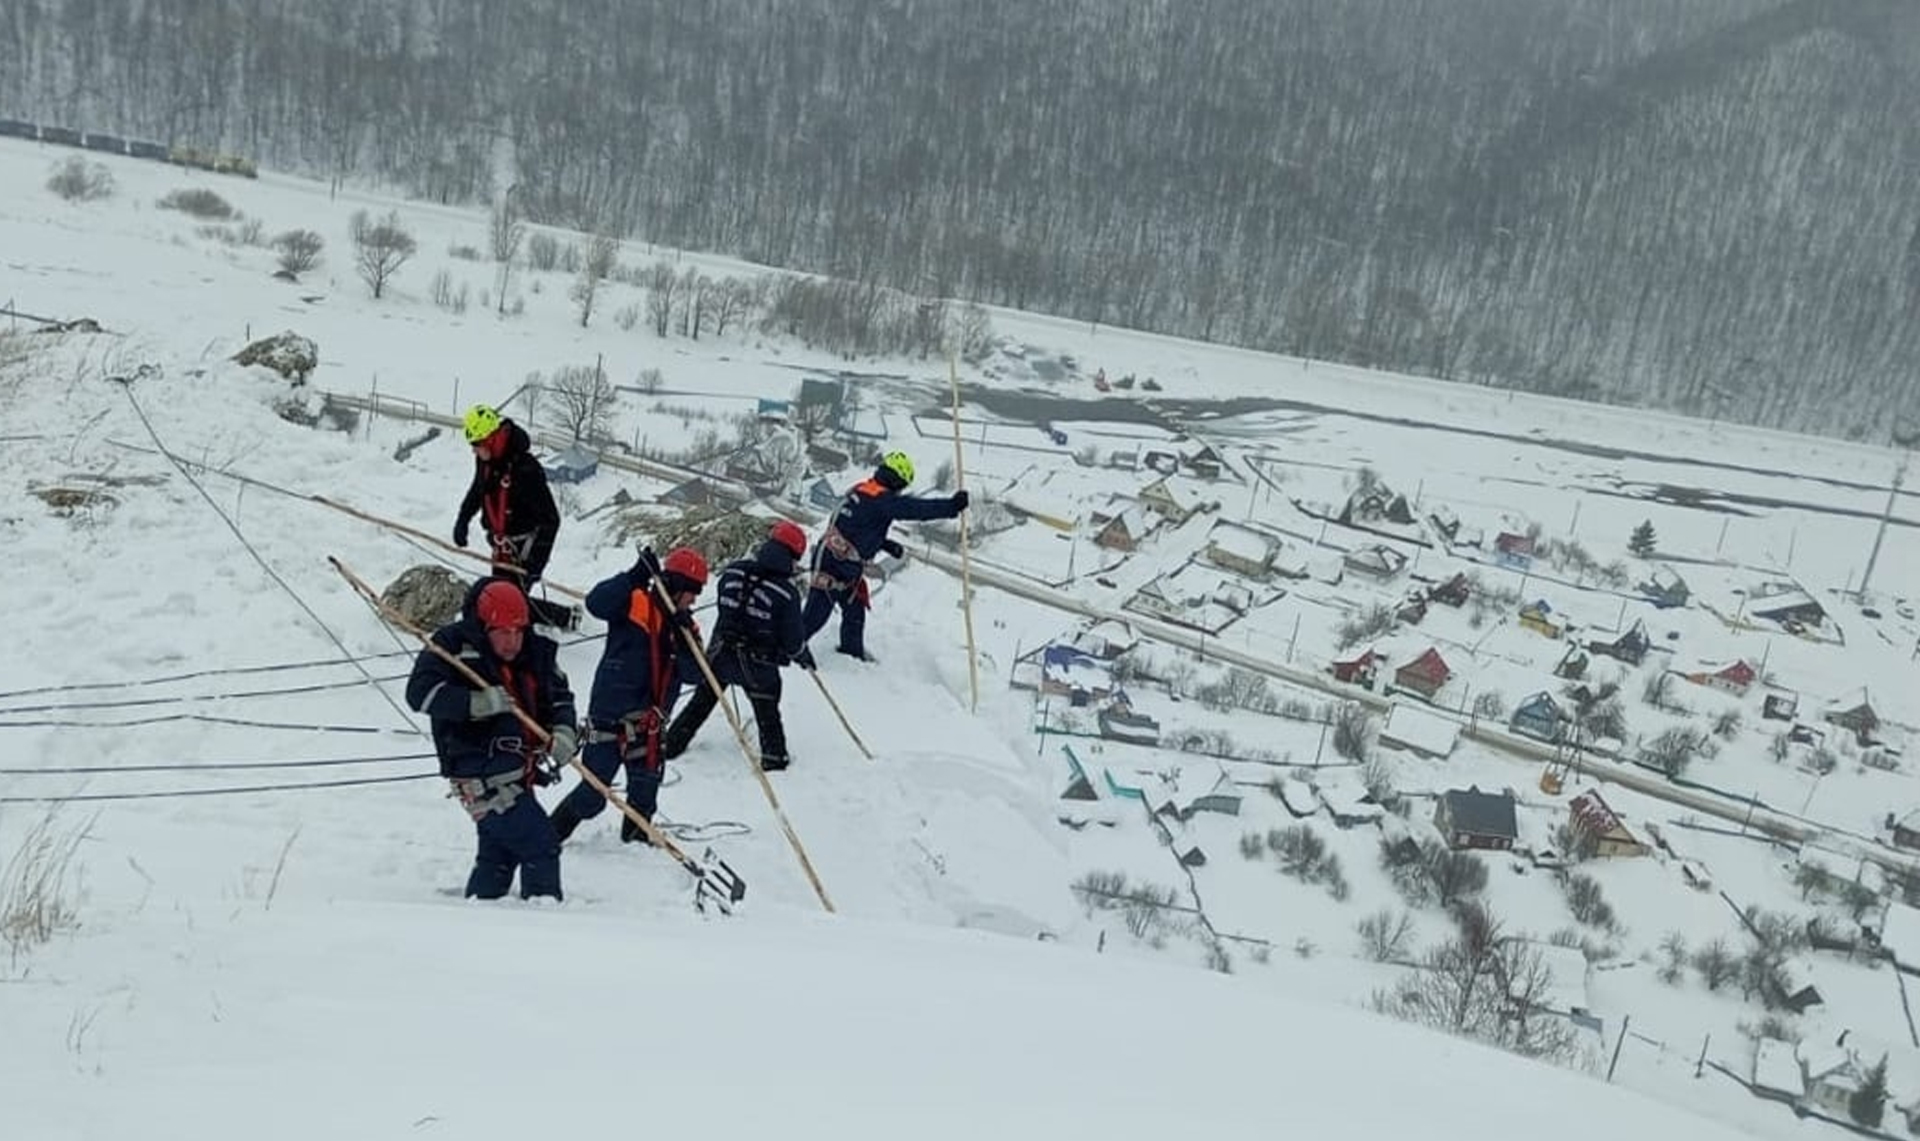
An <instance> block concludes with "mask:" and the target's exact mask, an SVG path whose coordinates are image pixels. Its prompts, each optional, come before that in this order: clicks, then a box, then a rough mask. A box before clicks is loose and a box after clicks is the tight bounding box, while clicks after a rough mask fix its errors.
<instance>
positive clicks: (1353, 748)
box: [1333, 701, 1374, 764]
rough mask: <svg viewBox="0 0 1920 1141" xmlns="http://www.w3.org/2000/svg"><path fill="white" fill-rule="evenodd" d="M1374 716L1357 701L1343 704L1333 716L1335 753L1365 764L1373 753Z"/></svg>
mask: <svg viewBox="0 0 1920 1141" xmlns="http://www.w3.org/2000/svg"><path fill="white" fill-rule="evenodd" d="M1373 740H1374V727H1373V714H1371V713H1369V712H1368V711H1367V707H1366V706H1364V705H1362V704H1360V703H1359V702H1357V701H1348V702H1343V703H1341V705H1340V706H1339V707H1338V708H1337V709H1336V710H1335V711H1334V714H1333V751H1334V752H1336V753H1338V754H1340V755H1341V756H1343V757H1345V758H1347V759H1348V760H1350V761H1358V762H1361V763H1363V764H1364V763H1365V762H1366V760H1367V758H1368V757H1369V756H1371V755H1372V753H1373Z"/></svg>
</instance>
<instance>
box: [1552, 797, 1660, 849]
mask: <svg viewBox="0 0 1920 1141" xmlns="http://www.w3.org/2000/svg"><path fill="white" fill-rule="evenodd" d="M1567 827H1568V828H1569V829H1570V830H1571V831H1572V832H1573V834H1574V836H1575V837H1577V838H1578V842H1579V843H1581V844H1583V845H1590V846H1591V847H1592V851H1593V854H1594V855H1595V856H1597V857H1600V858H1602V859H1612V858H1615V857H1632V856H1644V855H1646V854H1647V851H1648V849H1647V846H1646V845H1645V844H1643V843H1641V842H1640V840H1639V838H1638V837H1636V836H1634V834H1633V833H1632V832H1631V831H1629V830H1628V828H1627V826H1626V825H1625V824H1623V823H1621V821H1620V816H1619V814H1618V813H1616V812H1615V811H1614V810H1613V808H1612V806H1611V805H1609V804H1608V803H1607V802H1606V800H1605V799H1603V798H1602V797H1601V795H1600V790H1599V789H1589V790H1587V791H1586V792H1583V793H1581V794H1580V795H1578V796H1576V797H1574V798H1573V799H1572V800H1570V801H1568V802H1567Z"/></svg>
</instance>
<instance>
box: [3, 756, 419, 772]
mask: <svg viewBox="0 0 1920 1141" xmlns="http://www.w3.org/2000/svg"><path fill="white" fill-rule="evenodd" d="M433 759H434V754H433V753H393V754H388V755H385V756H378V757H324V758H321V759H319V760H311V761H196V762H192V763H187V762H182V763H180V764H159V763H155V764H144V765H83V766H79V767H73V768H56V767H52V766H46V767H42V768H31V769H0V776H68V775H74V774H79V775H85V776H99V775H101V774H107V773H197V772H236V771H243V770H250V769H323V768H331V767H333V766H336V765H384V764H392V763H394V762H396V761H430V760H433Z"/></svg>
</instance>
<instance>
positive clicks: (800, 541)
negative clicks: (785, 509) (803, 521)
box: [767, 519, 807, 559]
mask: <svg viewBox="0 0 1920 1141" xmlns="http://www.w3.org/2000/svg"><path fill="white" fill-rule="evenodd" d="M767 538H769V539H772V540H773V541H774V542H776V543H778V544H780V545H781V546H783V547H785V548H786V549H787V550H789V551H792V552H793V557H794V558H796V559H797V558H799V557H800V556H801V555H804V554H806V553H807V533H806V532H805V531H802V530H801V529H800V526H799V524H797V523H793V522H790V521H788V520H786V519H780V520H776V521H775V522H774V524H773V526H772V527H771V528H769V529H768V530H767Z"/></svg>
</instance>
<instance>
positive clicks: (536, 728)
mask: <svg viewBox="0 0 1920 1141" xmlns="http://www.w3.org/2000/svg"><path fill="white" fill-rule="evenodd" d="M327 562H328V563H330V564H332V566H333V569H334V570H336V571H338V572H340V577H341V578H344V579H346V580H347V583H348V585H350V586H352V587H353V589H354V590H356V591H358V592H359V593H360V595H361V596H362V597H364V598H365V599H366V600H367V602H368V604H369V605H371V606H372V607H373V608H374V610H375V611H376V612H377V613H378V614H379V615H380V617H382V618H384V619H385V620H386V621H387V622H389V623H391V624H393V625H394V626H398V627H399V628H400V629H402V630H405V631H407V632H408V633H409V634H412V635H413V636H414V637H416V638H418V639H420V642H421V644H422V645H424V646H426V648H427V649H429V650H431V651H433V653H434V656H436V657H438V658H439V659H440V660H441V661H443V662H446V663H447V664H448V665H450V666H452V667H453V668H454V669H455V670H456V671H457V672H458V673H459V674H460V676H461V677H464V678H466V679H467V680H468V681H469V682H472V683H473V684H474V685H475V686H477V687H479V688H481V689H485V688H486V687H487V686H488V685H490V684H491V683H490V682H488V681H487V680H486V679H485V678H483V677H481V676H480V675H479V674H477V673H475V672H474V671H473V667H471V666H469V665H467V663H465V662H463V661H461V660H460V659H459V658H458V657H457V656H455V655H454V654H452V653H449V652H448V651H447V649H446V647H444V646H442V645H441V644H440V643H438V642H436V641H434V640H433V636H432V635H431V634H429V633H427V632H426V631H425V630H422V629H421V628H420V627H418V626H416V625H414V624H413V623H412V622H411V621H409V620H408V619H407V617H406V615H404V614H401V613H400V612H398V611H396V610H394V609H393V608H392V607H390V606H388V605H387V604H386V603H384V602H381V601H380V596H379V595H378V594H377V593H375V592H374V589H373V588H372V587H371V586H368V585H367V583H366V581H365V580H363V579H362V578H361V577H360V576H359V575H356V574H354V573H353V571H351V570H349V569H348V568H347V564H345V563H343V562H341V561H340V560H339V559H337V558H335V557H334V556H332V555H328V556H327ZM507 704H508V708H509V710H510V711H511V712H512V713H513V715H514V717H516V718H518V719H519V721H520V724H522V725H524V726H526V728H527V731H528V732H530V733H532V734H533V735H534V737H535V738H536V739H537V740H539V742H540V743H541V744H542V745H546V744H550V743H551V742H552V740H553V735H552V734H550V733H548V732H547V731H546V729H545V728H543V727H542V726H541V724H540V723H539V722H538V721H535V720H534V719H533V718H532V717H530V716H528V715H527V712H526V710H524V709H521V708H520V704H519V703H518V702H516V701H514V700H513V698H512V695H511V694H509V695H508V699H507ZM567 763H568V764H569V765H571V766H572V768H573V770H574V771H575V772H577V773H579V774H580V779H581V780H584V781H586V782H587V783H588V784H589V785H591V786H593V790H594V791H595V792H598V793H599V794H600V795H602V796H604V797H606V798H607V803H608V804H611V805H613V806H614V807H615V808H617V809H619V810H620V814H621V815H623V816H625V817H626V818H627V819H628V820H631V821H633V823H634V826H635V827H637V828H639V829H640V831H642V832H644V833H646V836H647V839H649V840H651V841H653V846H654V847H656V848H658V849H660V850H661V851H662V852H665V853H666V854H667V855H668V856H669V857H670V858H671V859H672V860H673V861H674V862H675V863H677V864H679V865H680V866H681V867H682V868H684V869H686V871H687V872H688V874H690V875H692V876H693V878H694V879H696V880H700V881H703V882H706V881H708V876H709V873H708V870H707V869H706V868H703V867H701V866H700V863H699V861H697V860H695V859H694V858H693V857H691V856H689V855H687V853H686V852H685V851H684V850H682V849H681V847H680V846H679V845H678V844H675V843H674V842H673V838H672V837H670V836H668V835H667V834H666V833H665V832H662V831H660V829H659V828H657V827H655V826H654V823H653V821H651V820H648V819H647V818H646V817H645V816H643V815H641V813H640V810H639V809H637V808H635V807H634V806H633V805H631V804H628V803H627V801H626V800H625V798H623V797H621V796H620V794H619V793H616V792H614V791H613V789H611V788H609V787H607V783H606V782H605V781H603V780H601V779H600V778H599V777H597V776H595V775H594V773H593V770H592V769H589V768H588V767H587V766H585V765H583V764H581V763H580V759H579V757H578V756H577V755H576V756H574V757H571V758H569V759H568V761H567ZM729 871H731V869H729ZM736 879H737V877H736ZM741 894H744V892H742V893H741ZM738 899H739V895H735V896H734V897H733V901H734V902H738Z"/></svg>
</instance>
